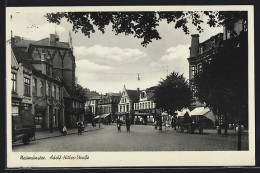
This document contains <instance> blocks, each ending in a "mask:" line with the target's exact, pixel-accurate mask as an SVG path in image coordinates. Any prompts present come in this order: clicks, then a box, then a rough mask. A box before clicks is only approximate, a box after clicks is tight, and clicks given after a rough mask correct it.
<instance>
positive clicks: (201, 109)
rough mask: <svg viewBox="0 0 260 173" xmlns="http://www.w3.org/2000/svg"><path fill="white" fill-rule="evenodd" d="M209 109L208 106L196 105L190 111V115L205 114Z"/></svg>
mask: <svg viewBox="0 0 260 173" xmlns="http://www.w3.org/2000/svg"><path fill="white" fill-rule="evenodd" d="M209 111H210V109H209V108H208V107H197V108H195V109H193V110H192V111H191V112H190V116H196V115H205V114H206V113H208V112H209Z"/></svg>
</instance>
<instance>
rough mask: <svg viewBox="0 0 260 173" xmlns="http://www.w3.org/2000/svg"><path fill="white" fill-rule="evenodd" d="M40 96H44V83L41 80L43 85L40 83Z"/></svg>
mask: <svg viewBox="0 0 260 173" xmlns="http://www.w3.org/2000/svg"><path fill="white" fill-rule="evenodd" d="M39 95H40V96H43V81H42V80H41V83H40V93H39Z"/></svg>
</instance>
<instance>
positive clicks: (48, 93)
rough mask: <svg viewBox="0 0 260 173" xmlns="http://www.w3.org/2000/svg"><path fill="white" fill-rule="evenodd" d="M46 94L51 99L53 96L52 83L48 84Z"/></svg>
mask: <svg viewBox="0 0 260 173" xmlns="http://www.w3.org/2000/svg"><path fill="white" fill-rule="evenodd" d="M46 94H47V96H49V97H50V96H51V84H50V83H48V84H47V92H46Z"/></svg>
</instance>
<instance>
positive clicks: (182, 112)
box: [176, 109, 190, 117]
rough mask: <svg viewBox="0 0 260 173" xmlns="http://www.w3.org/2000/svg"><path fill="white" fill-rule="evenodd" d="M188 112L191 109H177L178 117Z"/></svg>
mask: <svg viewBox="0 0 260 173" xmlns="http://www.w3.org/2000/svg"><path fill="white" fill-rule="evenodd" d="M186 112H188V113H189V114H190V110H189V109H183V110H182V111H176V113H177V117H181V116H184V114H185V113H186Z"/></svg>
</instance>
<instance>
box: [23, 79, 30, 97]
mask: <svg viewBox="0 0 260 173" xmlns="http://www.w3.org/2000/svg"><path fill="white" fill-rule="evenodd" d="M24 95H26V96H30V79H29V78H26V77H25V78H24Z"/></svg>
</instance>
